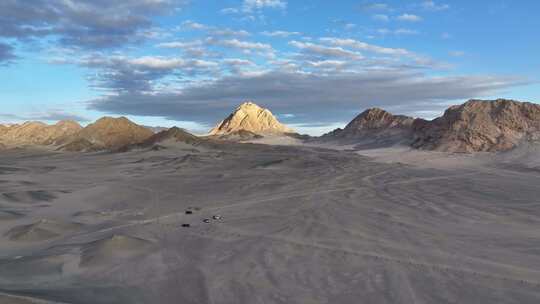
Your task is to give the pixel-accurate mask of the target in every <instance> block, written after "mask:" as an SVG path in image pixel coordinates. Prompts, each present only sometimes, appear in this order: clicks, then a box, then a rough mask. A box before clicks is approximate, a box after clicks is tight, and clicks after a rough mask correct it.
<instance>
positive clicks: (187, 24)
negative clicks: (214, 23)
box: [182, 20, 209, 31]
mask: <svg viewBox="0 0 540 304" xmlns="http://www.w3.org/2000/svg"><path fill="white" fill-rule="evenodd" d="M182 28H186V29H190V30H198V31H204V30H208V29H209V27H208V26H207V25H204V24H202V23H198V22H194V21H191V20H187V21H184V22H182Z"/></svg>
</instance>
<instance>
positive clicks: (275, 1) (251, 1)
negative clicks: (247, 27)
mask: <svg viewBox="0 0 540 304" xmlns="http://www.w3.org/2000/svg"><path fill="white" fill-rule="evenodd" d="M242 7H243V10H244V11H245V12H251V11H254V10H261V9H265V8H274V9H285V8H287V2H286V1H282V0H244V4H243V6H242Z"/></svg>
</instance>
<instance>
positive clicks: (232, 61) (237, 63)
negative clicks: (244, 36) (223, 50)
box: [223, 58, 255, 66]
mask: <svg viewBox="0 0 540 304" xmlns="http://www.w3.org/2000/svg"><path fill="white" fill-rule="evenodd" d="M223 63H225V64H227V65H232V66H252V65H255V63H253V62H252V61H250V60H246V59H240V58H227V59H224V60H223Z"/></svg>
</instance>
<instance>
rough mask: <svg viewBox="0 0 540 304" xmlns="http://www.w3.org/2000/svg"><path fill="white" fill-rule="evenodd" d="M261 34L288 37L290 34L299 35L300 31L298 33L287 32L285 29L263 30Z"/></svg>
mask: <svg viewBox="0 0 540 304" xmlns="http://www.w3.org/2000/svg"><path fill="white" fill-rule="evenodd" d="M261 35H264V36H268V37H280V38H287V37H290V36H296V35H301V33H299V32H287V31H272V32H268V31H264V32H261Z"/></svg>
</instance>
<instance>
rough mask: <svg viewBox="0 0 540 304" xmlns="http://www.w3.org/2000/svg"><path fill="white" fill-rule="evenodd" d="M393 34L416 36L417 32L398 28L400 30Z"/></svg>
mask: <svg viewBox="0 0 540 304" xmlns="http://www.w3.org/2000/svg"><path fill="white" fill-rule="evenodd" d="M394 34H396V35H418V34H419V32H418V31H417V30H411V29H406V28H400V29H397V30H395V31H394Z"/></svg>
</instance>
